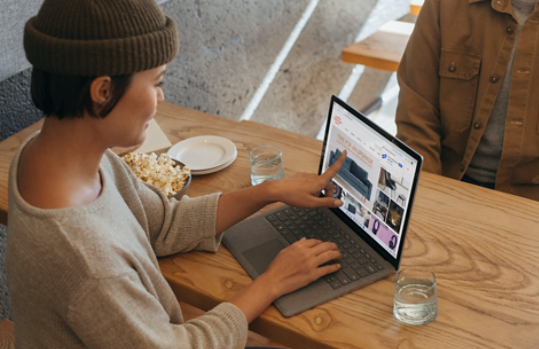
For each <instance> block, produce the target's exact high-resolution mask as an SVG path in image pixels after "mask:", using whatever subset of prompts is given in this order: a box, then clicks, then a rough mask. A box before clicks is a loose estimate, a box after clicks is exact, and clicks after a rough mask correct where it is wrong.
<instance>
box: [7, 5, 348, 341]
mask: <svg viewBox="0 0 539 349" xmlns="http://www.w3.org/2000/svg"><path fill="white" fill-rule="evenodd" d="M24 41H25V50H26V54H27V58H28V60H29V61H30V62H31V63H32V65H33V67H34V69H33V73H32V98H33V100H34V102H35V104H36V105H37V107H38V108H40V109H41V110H43V112H44V114H45V116H46V118H45V121H44V124H43V127H42V129H41V132H40V133H38V134H36V135H33V136H31V137H30V138H29V139H27V140H26V141H25V142H24V143H23V144H22V145H21V147H20V149H19V150H18V152H17V154H16V155H15V157H14V159H13V162H12V165H11V168H10V181H9V223H8V246H7V253H6V264H7V274H8V285H9V290H10V294H11V297H12V303H13V309H14V320H15V323H16V336H17V346H18V347H20V348H33V347H39V348H186V347H189V348H242V347H243V346H244V345H245V340H246V336H247V324H248V323H249V322H251V321H252V320H253V319H255V318H256V317H257V316H258V315H259V314H260V313H261V312H262V311H264V309H265V308H266V307H267V306H268V305H270V304H271V303H272V302H273V301H274V300H275V299H276V298H278V297H280V296H282V295H284V294H286V293H288V292H291V291H294V290H296V289H298V288H300V287H303V286H305V285H307V284H308V283H310V282H312V281H314V280H316V279H317V278H319V277H321V276H323V275H326V274H328V273H332V272H335V271H337V270H338V268H339V266H338V265H336V264H334V265H327V266H321V265H322V264H324V263H326V262H328V261H330V260H335V259H339V258H340V256H341V255H340V253H339V251H338V250H337V247H336V246H335V245H334V244H330V243H321V242H320V241H316V240H301V241H298V242H297V243H295V244H293V245H292V246H290V247H288V248H286V249H285V250H283V251H282V252H281V253H280V254H279V255H278V256H277V258H276V259H275V260H274V261H273V263H272V264H271V265H270V266H269V268H268V270H267V271H266V272H265V273H264V274H263V275H261V276H260V277H259V278H258V279H257V280H255V281H254V282H253V283H251V284H250V285H249V286H247V287H246V288H245V289H243V290H242V291H240V292H238V293H237V294H236V295H235V296H234V297H232V298H231V299H230V300H229V302H226V303H223V304H220V305H218V306H217V307H215V308H214V309H212V310H211V311H209V312H208V313H206V314H205V315H203V316H201V317H199V318H197V319H194V320H192V321H189V322H186V323H184V322H183V318H182V315H181V310H180V308H179V305H178V302H177V300H176V298H175V296H174V294H173V292H172V290H171V289H170V287H169V286H168V284H167V283H166V281H165V280H164V278H163V276H162V275H161V273H160V271H159V266H158V263H157V259H156V256H164V255H168V254H172V253H177V252H183V251H189V250H209V251H215V250H216V249H217V247H218V245H219V243H220V240H221V235H220V234H221V233H222V232H223V231H224V230H226V229H227V228H229V227H230V226H232V225H233V224H235V223H237V222H239V221H240V220H242V219H244V218H246V217H248V216H249V215H251V214H252V213H254V212H256V211H257V210H259V209H260V208H262V207H264V206H265V205H267V204H268V203H271V202H275V201H283V202H286V203H288V204H290V205H293V206H300V207H317V206H333V207H336V206H339V205H341V204H342V203H341V201H340V200H338V199H335V198H332V197H331V196H328V197H327V198H319V197H318V193H320V191H321V190H322V189H326V190H329V191H331V190H333V188H332V186H331V184H330V182H329V181H330V179H331V177H332V176H333V175H334V174H335V173H337V171H338V169H339V167H340V165H341V164H342V162H343V161H344V159H345V156H346V155H345V154H343V155H342V156H341V158H340V159H339V161H338V162H337V163H336V164H335V165H333V166H332V167H331V168H330V169H329V170H328V172H326V173H325V174H323V175H321V176H316V175H314V174H298V175H295V176H291V177H290V178H286V179H283V180H279V181H273V182H266V183H264V184H262V185H259V186H256V187H252V188H247V189H243V190H239V191H236V192H232V193H227V194H224V195H219V194H213V195H209V196H204V197H200V198H188V197H184V198H182V199H181V200H180V201H176V200H175V199H167V198H166V197H165V196H164V195H163V193H161V192H160V191H159V190H158V189H157V188H155V187H152V186H150V185H146V184H145V183H143V182H141V181H139V180H138V179H136V178H135V177H134V176H133V174H132V173H131V172H130V170H129V168H128V167H127V166H126V165H125V164H124V163H123V162H122V161H121V159H119V158H118V157H117V156H116V155H114V154H113V153H112V152H111V151H110V150H108V149H109V148H110V147H113V146H119V147H129V146H132V145H135V144H139V143H140V142H142V141H143V140H144V137H145V130H146V128H147V126H148V122H149V120H150V119H151V118H152V117H153V116H154V115H155V112H156V107H157V104H158V103H159V102H161V101H163V99H164V96H163V91H162V89H161V87H160V82H161V80H162V79H163V75H164V73H165V67H166V63H167V62H169V61H170V60H172V59H173V58H174V56H175V54H176V52H177V50H178V38H177V32H176V26H175V24H174V23H173V21H172V20H171V19H170V18H168V17H166V16H165V15H164V14H163V13H162V12H161V10H160V8H159V6H158V5H157V4H156V3H155V1H154V0H115V1H109V0H45V2H44V3H43V5H42V8H41V10H40V11H39V13H38V15H37V16H36V17H33V18H31V19H30V20H29V21H28V23H27V24H26V28H25V34H24Z"/></svg>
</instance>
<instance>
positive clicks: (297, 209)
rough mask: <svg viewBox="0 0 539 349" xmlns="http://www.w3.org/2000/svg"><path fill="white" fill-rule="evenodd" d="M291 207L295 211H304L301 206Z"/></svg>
mask: <svg viewBox="0 0 539 349" xmlns="http://www.w3.org/2000/svg"><path fill="white" fill-rule="evenodd" d="M290 209H291V210H292V211H294V212H302V210H301V208H297V207H290Z"/></svg>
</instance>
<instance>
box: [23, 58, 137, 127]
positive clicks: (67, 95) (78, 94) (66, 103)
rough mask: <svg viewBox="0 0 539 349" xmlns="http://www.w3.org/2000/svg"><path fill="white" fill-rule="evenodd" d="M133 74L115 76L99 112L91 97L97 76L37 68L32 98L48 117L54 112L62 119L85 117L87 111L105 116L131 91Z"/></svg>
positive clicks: (33, 79)
mask: <svg viewBox="0 0 539 349" xmlns="http://www.w3.org/2000/svg"><path fill="white" fill-rule="evenodd" d="M131 77H132V74H129V75H118V76H112V77H111V94H110V98H109V100H108V101H107V102H106V104H104V105H103V106H101V108H100V110H99V112H98V113H96V110H95V108H94V102H93V101H92V98H91V97H90V85H91V84H92V81H94V80H95V79H96V78H97V77H96V76H93V77H88V76H74V75H62V74H55V73H50V72H46V71H44V70H41V69H38V68H33V69H32V82H31V94H32V101H33V102H34V104H35V106H36V107H37V108H38V109H39V110H41V111H43V113H44V114H45V116H51V115H54V116H56V117H57V118H58V119H60V120H61V119H63V118H82V117H83V115H84V111H87V112H88V114H90V115H91V116H94V117H101V118H104V117H105V116H107V115H108V114H109V113H110V112H111V111H112V109H114V107H115V106H116V104H117V103H118V101H119V100H120V99H121V98H122V97H123V95H124V94H125V91H127V88H128V87H129V84H130V83H131Z"/></svg>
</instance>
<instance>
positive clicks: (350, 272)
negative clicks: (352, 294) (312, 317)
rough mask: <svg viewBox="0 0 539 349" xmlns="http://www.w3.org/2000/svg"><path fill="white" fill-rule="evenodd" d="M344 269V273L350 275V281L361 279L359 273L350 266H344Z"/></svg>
mask: <svg viewBox="0 0 539 349" xmlns="http://www.w3.org/2000/svg"><path fill="white" fill-rule="evenodd" d="M342 271H343V273H345V274H346V276H348V278H349V279H350V281H357V280H359V275H358V274H357V273H356V272H355V271H354V270H352V268H350V267H348V268H344V269H342Z"/></svg>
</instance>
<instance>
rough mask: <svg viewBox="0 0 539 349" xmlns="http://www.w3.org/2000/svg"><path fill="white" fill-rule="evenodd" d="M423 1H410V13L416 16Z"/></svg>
mask: <svg viewBox="0 0 539 349" xmlns="http://www.w3.org/2000/svg"><path fill="white" fill-rule="evenodd" d="M423 2H424V0H412V2H410V14H411V15H415V16H417V15H418V14H419V11H421V7H423Z"/></svg>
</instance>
